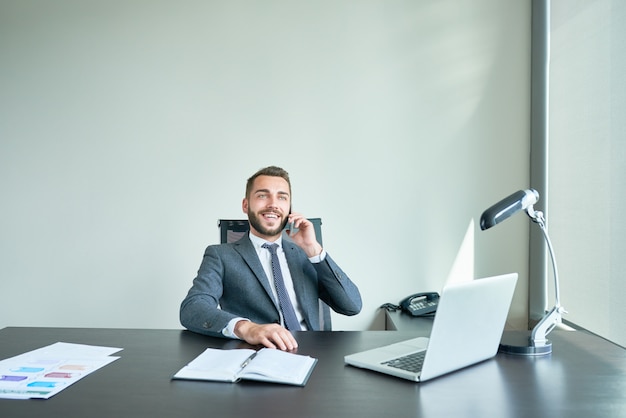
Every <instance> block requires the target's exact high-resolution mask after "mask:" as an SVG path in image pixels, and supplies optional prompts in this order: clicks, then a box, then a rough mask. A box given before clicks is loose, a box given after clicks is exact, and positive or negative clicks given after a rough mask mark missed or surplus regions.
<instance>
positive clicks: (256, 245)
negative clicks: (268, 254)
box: [249, 232, 283, 250]
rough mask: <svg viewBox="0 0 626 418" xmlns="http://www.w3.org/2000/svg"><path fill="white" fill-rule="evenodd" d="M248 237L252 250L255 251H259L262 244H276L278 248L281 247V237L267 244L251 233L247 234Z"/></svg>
mask: <svg viewBox="0 0 626 418" xmlns="http://www.w3.org/2000/svg"><path fill="white" fill-rule="evenodd" d="M249 236H250V241H252V244H253V245H254V248H256V249H257V250H259V249H261V248H262V246H263V244H265V243H268V244H278V246H279V247H281V248H282V246H283V236H282V235H281V236H280V237H278V239H277V240H276V241H274V242H269V241H266V240H264V239H263V238H260V237H257V236H256V235H254V234H253V233H252V232H250V233H249Z"/></svg>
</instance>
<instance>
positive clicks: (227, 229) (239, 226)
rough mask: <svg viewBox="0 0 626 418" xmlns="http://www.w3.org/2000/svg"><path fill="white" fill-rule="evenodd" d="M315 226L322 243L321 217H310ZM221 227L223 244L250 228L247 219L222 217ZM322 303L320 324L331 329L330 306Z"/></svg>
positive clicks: (316, 234)
mask: <svg viewBox="0 0 626 418" xmlns="http://www.w3.org/2000/svg"><path fill="white" fill-rule="evenodd" d="M309 221H311V222H312V223H313V226H314V227H315V237H316V238H317V242H319V243H320V245H323V243H322V220H321V219H320V218H309ZM217 225H218V227H219V228H220V242H221V243H222V244H225V243H230V242H234V241H237V240H239V239H240V238H241V237H243V236H244V234H247V233H248V231H249V230H250V224H249V223H248V220H247V219H220V220H218V222H217ZM319 303H320V326H321V329H322V330H323V331H331V330H332V324H331V319H330V308H329V307H328V305H326V304H325V303H324V302H322V301H321V300H320V301H319Z"/></svg>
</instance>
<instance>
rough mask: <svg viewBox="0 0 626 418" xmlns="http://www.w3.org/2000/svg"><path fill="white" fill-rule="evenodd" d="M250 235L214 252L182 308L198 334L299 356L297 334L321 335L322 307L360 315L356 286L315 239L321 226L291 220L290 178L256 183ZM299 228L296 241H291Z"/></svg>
mask: <svg viewBox="0 0 626 418" xmlns="http://www.w3.org/2000/svg"><path fill="white" fill-rule="evenodd" d="M242 209H243V212H244V213H246V214H247V215H248V221H249V223H250V233H249V234H248V235H246V236H244V237H243V238H241V239H240V240H239V241H237V242H234V243H231V244H220V245H210V246H209V247H207V249H206V251H205V253H204V258H203V260H202V264H201V265H200V269H199V270H198V275H197V276H196V278H195V279H194V281H193V285H192V287H191V289H190V290H189V292H188V294H187V296H186V297H185V299H184V300H183V302H182V304H181V306H180V321H181V324H182V325H183V326H185V327H186V328H187V329H189V330H190V331H194V332H198V333H201V334H207V335H212V336H221V337H227V338H239V339H242V340H244V341H246V342H248V343H250V344H261V345H263V346H266V347H271V348H277V349H280V350H293V349H295V348H297V342H296V340H295V338H294V337H293V334H292V331H298V330H316V331H317V330H320V321H319V317H320V312H319V309H320V307H319V300H322V301H324V302H325V303H326V304H327V305H328V306H330V308H331V309H333V310H334V311H335V312H338V313H340V314H344V315H356V314H358V313H359V312H360V311H361V307H362V302H361V295H360V293H359V290H358V288H357V287H356V285H355V284H354V283H353V282H352V281H351V280H350V279H349V278H348V276H347V275H346V274H345V273H344V272H343V271H342V270H341V269H340V268H339V266H338V265H337V264H336V263H335V262H334V261H333V260H332V259H331V257H330V256H329V255H328V254H327V253H326V251H325V250H324V249H323V248H322V246H321V245H320V244H319V243H318V242H317V240H316V238H315V229H314V226H313V224H312V223H311V222H310V221H309V220H308V219H307V218H306V217H304V216H303V215H302V214H298V213H292V212H291V182H290V181H289V174H288V173H287V172H286V171H285V170H283V169H282V168H279V167H274V166H271V167H266V168H263V169H261V170H259V171H257V172H256V173H255V174H254V175H253V176H252V177H250V178H249V179H248V182H247V184H246V195H245V197H244V199H243V202H242ZM288 222H289V223H291V224H293V230H295V231H297V232H295V233H292V234H290V236H289V238H288V239H287V238H285V237H284V236H283V229H284V227H285V225H286V224H287V223H288Z"/></svg>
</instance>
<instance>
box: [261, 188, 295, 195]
mask: <svg viewBox="0 0 626 418" xmlns="http://www.w3.org/2000/svg"><path fill="white" fill-rule="evenodd" d="M257 193H271V192H270V189H258V190H255V191H254V194H257ZM276 194H279V195H285V196H289V192H283V191H279V192H277V193H276Z"/></svg>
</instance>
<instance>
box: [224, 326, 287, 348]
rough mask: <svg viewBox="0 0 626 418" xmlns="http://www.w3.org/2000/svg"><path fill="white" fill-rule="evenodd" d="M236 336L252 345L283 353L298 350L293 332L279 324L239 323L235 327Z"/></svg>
mask: <svg viewBox="0 0 626 418" xmlns="http://www.w3.org/2000/svg"><path fill="white" fill-rule="evenodd" d="M235 334H236V335H237V336H238V337H239V338H241V339H242V340H244V341H245V342H247V343H248V344H252V345H257V344H261V345H263V346H265V347H269V348H276V349H279V350H282V351H292V350H295V349H296V348H298V343H297V342H296V339H295V338H294V337H293V335H292V334H291V332H289V330H287V329H286V328H283V327H281V326H280V325H278V324H263V325H261V324H256V323H254V322H252V321H239V322H237V324H236V325H235Z"/></svg>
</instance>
